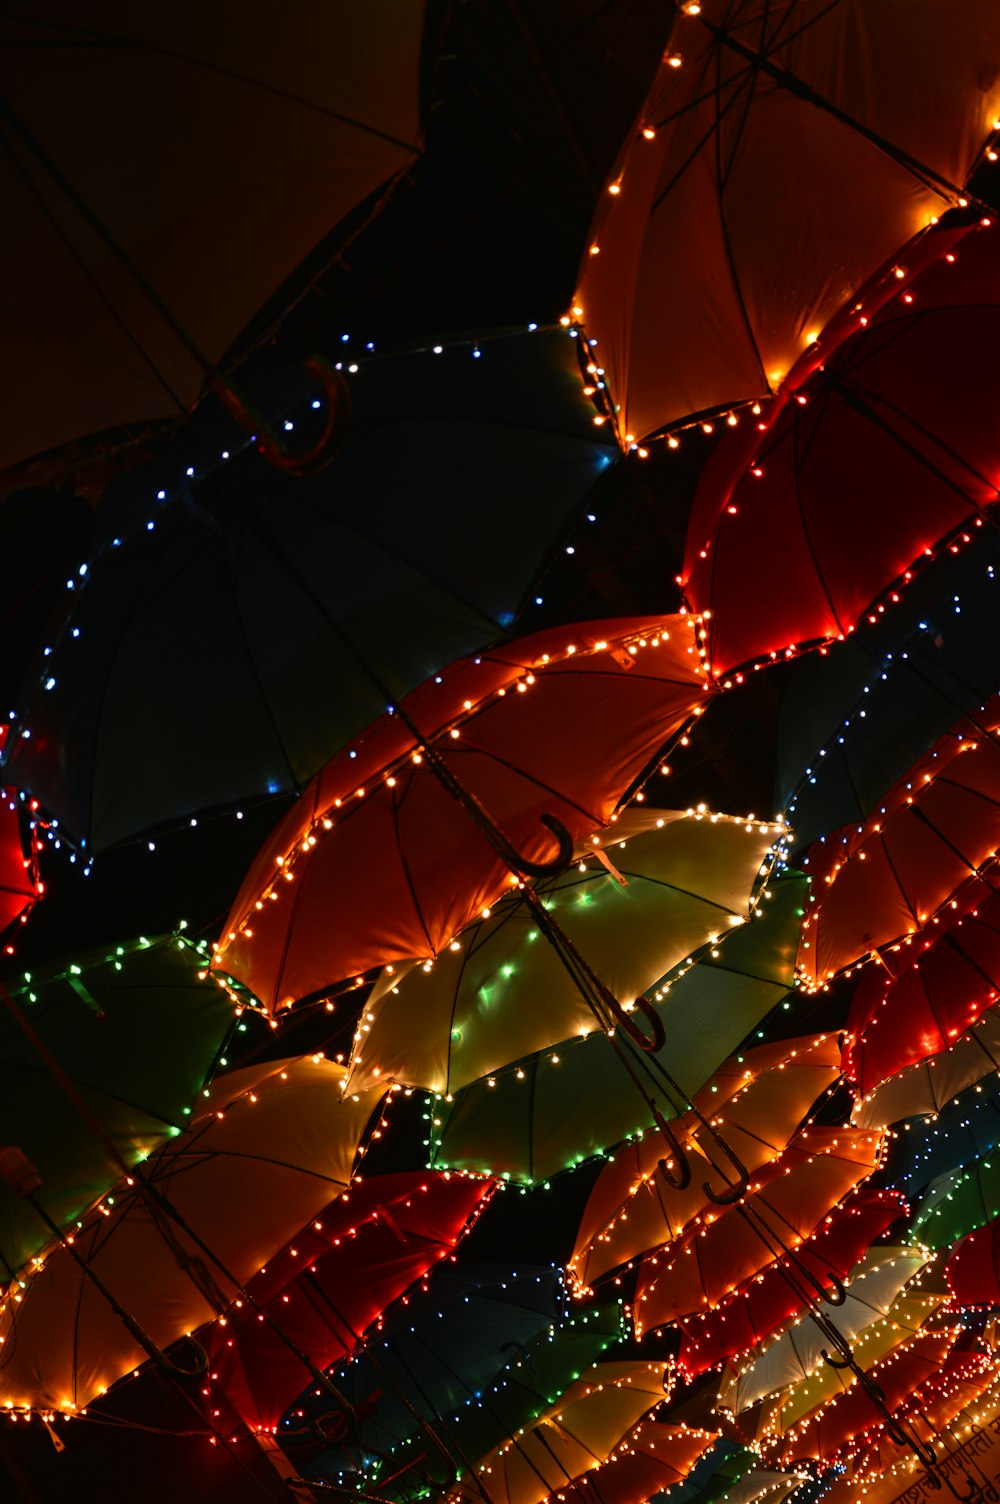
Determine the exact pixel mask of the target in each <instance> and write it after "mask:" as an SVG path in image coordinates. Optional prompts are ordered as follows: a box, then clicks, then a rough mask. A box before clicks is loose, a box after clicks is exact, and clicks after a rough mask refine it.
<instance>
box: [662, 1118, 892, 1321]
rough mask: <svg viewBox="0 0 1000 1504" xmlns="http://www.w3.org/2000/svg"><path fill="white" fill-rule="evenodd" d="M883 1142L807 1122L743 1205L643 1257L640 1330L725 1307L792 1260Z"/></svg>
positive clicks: (874, 1160) (871, 1164)
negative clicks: (779, 1166) (771, 1175)
mask: <svg viewBox="0 0 1000 1504" xmlns="http://www.w3.org/2000/svg"><path fill="white" fill-rule="evenodd" d="M883 1142H884V1141H883V1137H882V1135H881V1134H880V1133H878V1132H861V1131H858V1130H852V1129H850V1128H817V1127H813V1128H809V1129H803V1130H802V1132H801V1133H800V1134H799V1135H798V1136H797V1138H795V1139H793V1140H792V1142H791V1144H790V1145H789V1148H788V1149H787V1150H786V1151H785V1155H784V1156H783V1160H784V1164H785V1166H786V1168H785V1169H784V1172H783V1173H782V1174H780V1175H779V1176H778V1177H777V1178H775V1179H771V1180H769V1181H768V1182H767V1183H766V1184H765V1185H764V1186H763V1188H762V1189H761V1190H759V1191H755V1192H752V1193H751V1195H749V1196H748V1197H747V1199H746V1201H745V1202H744V1203H743V1204H742V1205H741V1206H738V1207H733V1208H728V1209H725V1210H723V1211H722V1213H721V1215H718V1216H715V1215H714V1212H710V1213H707V1214H706V1216H705V1218H704V1221H703V1223H702V1225H701V1226H700V1227H699V1226H697V1225H696V1226H695V1229H694V1230H693V1231H692V1232H689V1234H688V1236H687V1237H686V1238H685V1239H684V1240H683V1242H682V1243H681V1244H680V1245H679V1247H678V1248H676V1249H675V1248H671V1249H669V1250H668V1252H667V1253H666V1254H665V1255H661V1254H652V1255H649V1256H647V1257H646V1258H645V1259H644V1260H643V1262H642V1263H641V1264H640V1266H639V1276H638V1281H637V1284H636V1299H635V1329H636V1335H637V1336H641V1335H642V1333H643V1332H644V1331H650V1330H653V1329H655V1328H657V1327H661V1326H664V1325H666V1324H667V1323H668V1322H673V1321H679V1320H682V1319H683V1318H684V1317H687V1316H693V1315H698V1314H700V1313H703V1312H705V1311H706V1310H708V1309H710V1308H714V1307H717V1306H723V1305H725V1304H726V1303H727V1302H728V1301H729V1300H730V1299H731V1298H732V1297H733V1296H735V1295H737V1294H738V1293H739V1292H740V1291H741V1290H742V1289H743V1288H744V1287H745V1286H746V1285H747V1284H749V1282H750V1281H751V1280H752V1279H753V1278H754V1276H755V1275H757V1274H759V1273H760V1272H761V1271H762V1270H764V1269H766V1268H767V1267H768V1265H769V1264H771V1263H773V1262H774V1261H776V1260H778V1261H781V1260H782V1259H786V1260H787V1259H788V1257H789V1255H788V1252H787V1250H788V1249H789V1248H790V1249H792V1250H793V1252H794V1250H795V1249H796V1248H797V1247H798V1245H799V1244H800V1243H802V1242H803V1241H804V1240H805V1239H806V1238H808V1237H809V1236H810V1234H811V1233H813V1232H814V1231H815V1229H816V1228H817V1227H818V1226H819V1224H820V1222H821V1221H822V1220H823V1218H824V1217H826V1216H827V1215H828V1214H829V1213H830V1211H831V1210H832V1208H833V1207H835V1206H836V1205H837V1204H838V1203H839V1202H840V1201H842V1200H843V1199H844V1197H845V1196H847V1195H848V1193H849V1192H850V1191H852V1190H854V1189H855V1188H856V1187H857V1186H858V1185H859V1184H860V1183H861V1182H862V1181H863V1180H865V1179H866V1178H867V1177H868V1176H869V1175H870V1174H871V1173H872V1171H873V1170H874V1169H875V1168H876V1166H877V1165H878V1163H879V1160H880V1159H881V1156H882V1149H883ZM807 1283H808V1282H807Z"/></svg>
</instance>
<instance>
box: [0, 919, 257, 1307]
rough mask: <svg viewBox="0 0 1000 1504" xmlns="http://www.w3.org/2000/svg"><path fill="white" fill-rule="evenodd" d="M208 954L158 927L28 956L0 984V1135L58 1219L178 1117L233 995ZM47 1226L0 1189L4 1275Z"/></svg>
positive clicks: (225, 1031) (202, 1075)
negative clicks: (117, 940) (42, 956)
mask: <svg viewBox="0 0 1000 1504" xmlns="http://www.w3.org/2000/svg"><path fill="white" fill-rule="evenodd" d="M208 961H209V957H208V954H207V947H206V946H205V944H204V943H203V942H201V943H199V944H195V943H193V942H192V941H190V940H188V939H186V938H185V936H183V935H180V934H176V935H163V936H160V937H158V938H155V939H140V940H132V941H129V942H128V943H127V944H124V945H116V946H105V947H103V948H101V949H99V950H93V951H88V952H86V953H83V954H80V955H77V956H76V957H75V958H74V959H73V960H71V961H70V960H64V961H58V962H55V963H51V964H49V965H46V966H40V967H34V968H33V969H32V970H31V971H30V972H22V973H20V974H19V975H17V977H16V978H11V979H9V980H8V982H7V984H6V988H0V1103H2V1107H0V1143H3V1144H14V1145H16V1146H17V1147H18V1148H19V1149H21V1150H22V1151H23V1152H24V1153H25V1154H26V1155H27V1156H28V1158H29V1159H30V1160H31V1162H32V1164H33V1165H34V1166H35V1168H36V1170H37V1171H38V1174H39V1175H40V1176H41V1181H42V1184H41V1189H40V1191H39V1199H40V1201H41V1203H42V1205H43V1206H44V1208H45V1210H46V1211H47V1213H48V1215H49V1216H50V1217H51V1218H52V1219H54V1220H55V1221H56V1222H57V1223H58V1224H59V1225H60V1226H61V1227H66V1226H68V1225H69V1224H70V1223H71V1222H72V1221H73V1219H74V1218H76V1217H77V1216H79V1215H80V1214H81V1213H82V1212H83V1210H84V1208H85V1207H87V1206H89V1205H90V1203H91V1202H92V1201H93V1200H94V1199H95V1198H96V1197H97V1196H99V1195H100V1194H101V1193H102V1192H103V1191H106V1190H107V1189H108V1188H109V1187H110V1186H111V1185H112V1184H113V1182H114V1181H116V1180H118V1178H119V1177H120V1176H121V1174H122V1173H123V1170H124V1169H125V1168H126V1167H128V1166H131V1165H133V1164H135V1163H136V1162H138V1161H140V1160H143V1159H145V1158H146V1156H147V1155H148V1154H149V1153H150V1152H151V1151H152V1150H153V1149H155V1148H156V1146H157V1145H158V1144H160V1143H162V1142H163V1141H164V1140H165V1139H167V1138H170V1137H172V1136H173V1135H175V1134H177V1133H179V1132H180V1131H181V1129H182V1128H183V1127H185V1126H186V1124H187V1122H188V1119H189V1117H190V1114H191V1109H192V1104H194V1103H195V1102H196V1099H197V1095H198V1092H199V1090H200V1089H201V1088H202V1087H203V1086H204V1083H205V1081H206V1078H207V1077H208V1076H209V1075H210V1074H211V1072H212V1071H213V1069H214V1068H216V1067H217V1066H218V1065H219V1064H220V1055H221V1052H222V1051H223V1049H224V1047H225V1044H226V1040H227V1037H228V1036H229V1035H230V1034H231V1033H232V1031H233V1030H234V1028H235V1023H236V1018H235V1015H236V1011H237V1008H238V1005H239V1000H238V999H237V998H236V997H235V996H234V995H233V993H232V991H231V989H227V987H226V986H225V985H224V979H223V978H222V977H221V976H220V977H213V978H211V979H209V978H207V977H206V975H205V971H206V968H207V966H208ZM4 993H6V996H4ZM51 1235H52V1234H51V1229H50V1228H49V1227H48V1225H47V1224H46V1223H45V1222H43V1221H42V1220H41V1219H40V1218H39V1217H38V1215H37V1214H36V1212H35V1211H34V1210H33V1208H32V1206H31V1205H30V1203H29V1202H27V1201H25V1200H24V1199H23V1198H22V1197H21V1196H19V1195H17V1194H16V1192H14V1191H12V1190H11V1189H10V1188H9V1187H8V1186H6V1185H3V1186H0V1260H2V1263H3V1266H4V1268H5V1272H6V1274H7V1276H8V1278H9V1277H11V1276H13V1275H14V1274H15V1273H16V1271H17V1270H18V1269H20V1267H21V1265H22V1264H24V1262H25V1260H26V1259H28V1258H29V1257H30V1256H31V1255H32V1254H34V1253H37V1251H38V1250H39V1249H40V1248H41V1247H42V1245H43V1244H45V1243H47V1242H48V1241H49V1239H50V1238H51Z"/></svg>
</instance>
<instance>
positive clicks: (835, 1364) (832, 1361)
mask: <svg viewBox="0 0 1000 1504" xmlns="http://www.w3.org/2000/svg"><path fill="white" fill-rule="evenodd" d="M819 1355H820V1357H821V1358H822V1359H823V1362H824V1363H829V1365H830V1367H831V1368H852V1367H853V1365H854V1359H853V1358H835V1357H834V1356H833V1354H832V1353H828V1352H827V1350H826V1348H825V1347H821V1348H820V1350H819Z"/></svg>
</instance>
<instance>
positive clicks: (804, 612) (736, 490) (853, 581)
mask: <svg viewBox="0 0 1000 1504" xmlns="http://www.w3.org/2000/svg"><path fill="white" fill-rule="evenodd" d="M942 249H947V247H946V246H945V247H943V248H942ZM949 254H950V253H949ZM998 257H1000V232H997V231H996V230H994V229H981V230H979V231H978V232H977V233H976V234H975V235H973V236H971V237H969V238H967V239H966V240H965V241H964V242H963V243H962V245H961V247H960V248H958V249H957V250H956V251H955V252H954V253H953V257H952V260H950V261H949V260H947V259H944V258H943V257H942V258H941V259H939V260H938V261H937V262H936V263H935V264H934V265H932V266H930V267H929V268H927V269H926V270H925V271H924V272H923V273H922V274H920V275H919V276H917V277H915V278H914V279H913V282H912V283H911V284H910V285H909V287H908V288H907V289H905V290H903V289H902V287H901V290H900V291H899V293H898V295H897V296H896V297H895V298H894V299H893V300H892V301H891V302H890V303H888V304H887V306H886V307H884V308H883V309H882V310H881V311H880V312H878V314H877V315H875V316H874V317H872V318H871V319H870V321H869V320H868V318H867V315H866V314H858V315H856V317H857V318H858V319H859V320H863V321H864V322H863V323H860V325H856V326H855V327H856V328H858V331H859V332H857V333H855V334H853V335H852V337H851V338H850V339H848V340H846V341H845V342H844V343H843V344H842V345H841V346H840V348H839V349H837V350H835V351H832V352H831V353H829V354H828V355H826V357H825V358H824V360H823V364H822V365H821V366H820V368H819V370H818V371H816V373H815V374H814V375H813V376H811V377H810V379H809V380H808V381H806V382H805V383H803V384H802V386H801V387H800V388H798V389H797V390H796V392H795V400H794V401H787V402H784V403H781V402H779V403H777V404H776V405H775V407H774V409H773V411H772V412H771V413H770V414H769V415H768V416H767V418H765V419H763V420H762V421H761V424H760V429H763V432H760V431H759V430H758V431H756V432H755V433H753V434H751V435H750V437H751V438H753V439H754V440H755V442H754V443H753V445H752V447H751V445H750V443H749V442H747V441H746V440H745V439H744V436H742V435H734V436H733V439H732V440H731V441H730V442H731V444H732V445H733V451H730V450H727V449H720V450H719V451H718V453H717V454H716V456H715V463H714V466H713V465H710V466H709V467H708V468H707V469H706V471H705V474H704V476H703V479H702V482H701V488H700V491H699V495H698V497H697V498H696V500H695V504H694V507H693V509H692V513H691V519H690V523H689V528H688V536H687V545H686V552H685V563H684V572H683V579H684V587H685V591H686V595H687V598H688V600H689V602H690V604H691V605H692V606H693V607H694V608H695V609H696V610H698V611H702V612H708V613H710V619H709V621H708V624H707V625H708V633H709V640H708V646H709V658H710V661H711V664H712V668H713V671H714V672H715V673H716V674H724V673H728V672H730V671H731V670H732V669H734V668H735V667H737V666H738V665H741V664H745V663H748V662H751V661H761V660H769V659H771V658H772V657H776V656H778V655H784V654H785V653H786V651H790V650H794V649H796V648H798V647H801V646H803V645H805V644H807V643H813V642H816V641H824V640H829V639H836V638H839V637H843V636H844V635H845V634H846V633H848V632H850V631H851V629H852V628H853V627H854V625H855V623H856V622H857V621H858V620H859V618H860V617H861V616H862V614H863V613H864V612H865V611H866V610H867V609H868V608H869V607H870V605H871V604H872V602H874V601H875V600H876V598H877V597H879V596H881V595H882V593H883V592H884V591H886V590H888V589H889V587H890V586H897V588H902V586H903V585H905V583H906V582H907V580H908V578H909V576H910V573H911V572H912V570H913V569H914V568H915V567H916V565H917V564H918V563H919V562H922V561H923V560H925V559H926V558H927V557H928V556H929V555H930V554H933V552H934V551H935V548H936V547H937V546H938V545H939V544H940V543H941V542H942V540H945V539H946V538H950V535H952V534H953V533H955V532H956V531H958V532H959V533H961V530H962V529H963V528H965V529H968V528H969V527H970V526H973V525H979V526H981V525H982V523H983V519H984V517H986V516H987V515H988V514H989V509H990V508H991V507H992V505H993V503H994V502H995V500H996V490H995V487H994V486H993V484H992V479H991V477H992V476H993V475H994V474H995V471H996V464H997V449H996V443H995V440H994V437H993V431H992V428H991V425H990V423H989V418H988V414H989V412H990V410H991V408H992V405H993V402H994V401H995V391H994V389H993V387H992V385H991V383H992V382H993V381H995V377H994V375H993V372H992V368H991V366H990V364H989V361H988V360H987V359H986V358H985V355H984V351H985V348H986V347H985V345H984V344H983V343H982V338H983V335H984V333H985V330H986V329H987V328H989V327H990V323H991V320H992V321H1000V304H998V302H997V297H996V270H997V264H998ZM737 445H739V446H740V447H739V450H738V452H734V451H735V448H736V446H737ZM903 497H905V498H906V500H905V504H904V503H903V502H902V500H900V499H899V498H903ZM779 557H780V560H781V588H780V589H775V590H765V591H763V593H762V590H761V585H762V582H763V581H764V580H766V579H767V578H768V577H769V574H770V573H772V572H773V569H774V561H775V559H776V558H779Z"/></svg>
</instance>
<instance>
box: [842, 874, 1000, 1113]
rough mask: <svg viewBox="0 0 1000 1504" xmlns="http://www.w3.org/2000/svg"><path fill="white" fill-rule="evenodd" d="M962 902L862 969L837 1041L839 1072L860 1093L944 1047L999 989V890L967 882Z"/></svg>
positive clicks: (999, 993) (971, 1022) (994, 998)
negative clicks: (840, 1043)
mask: <svg viewBox="0 0 1000 1504" xmlns="http://www.w3.org/2000/svg"><path fill="white" fill-rule="evenodd" d="M966 905H970V906H969V907H968V909H967V911H966V912H965V913H962V912H961V909H960V910H959V917H958V918H956V919H950V922H948V923H946V924H944V925H941V926H940V927H938V928H937V929H936V930H932V931H931V932H930V933H929V934H927V935H925V936H924V937H922V939H921V940H920V941H918V942H916V944H914V945H913V946H912V947H910V948H908V950H907V951H905V952H900V953H898V954H897V955H892V954H890V956H889V957H888V958H887V962H886V966H885V967H869V968H868V970H867V971H866V972H864V973H862V976H861V979H860V981H859V982H858V985H857V987H856V988H855V991H854V996H853V998H852V999H851V1011H850V1013H849V1015H848V1019H847V1031H846V1035H845V1041H844V1075H845V1076H846V1077H847V1078H848V1080H849V1081H851V1082H852V1084H853V1085H854V1087H855V1088H856V1090H857V1091H858V1093H859V1094H861V1095H866V1094H867V1093H869V1092H871V1091H873V1090H874V1089H875V1088H876V1087H878V1086H879V1085H880V1084H881V1083H882V1082H883V1081H887V1080H889V1079H890V1078H891V1077H893V1076H898V1075H899V1074H900V1072H901V1071H903V1070H905V1068H906V1067H907V1066H908V1065H914V1064H916V1063H918V1062H919V1061H921V1060H927V1059H930V1057H931V1056H932V1055H937V1054H939V1053H940V1052H941V1051H942V1050H946V1049H947V1048H948V1047H949V1045H951V1044H953V1043H954V1041H955V1040H956V1039H958V1038H960V1037H961V1036H962V1035H963V1034H966V1033H967V1032H968V1031H969V1029H971V1028H972V1026H973V1025H974V1024H975V1023H977V1022H978V1020H979V1019H980V1017H981V1016H982V1015H983V1014H984V1013H985V1012H986V1011H987V1010H988V1009H989V1008H990V1007H992V1005H993V1004H994V1003H995V1002H996V1001H997V997H998V996H1000V894H997V893H996V892H995V891H994V889H993V887H992V886H991V885H990V884H988V883H986V882H979V883H975V884H971V885H969V886H968V887H967V888H966V890H965V892H964V893H963V897H962V908H965V907H966ZM914 950H916V951H917V954H916V955H913V953H912V952H913V951H914ZM904 958H905V959H904Z"/></svg>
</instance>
